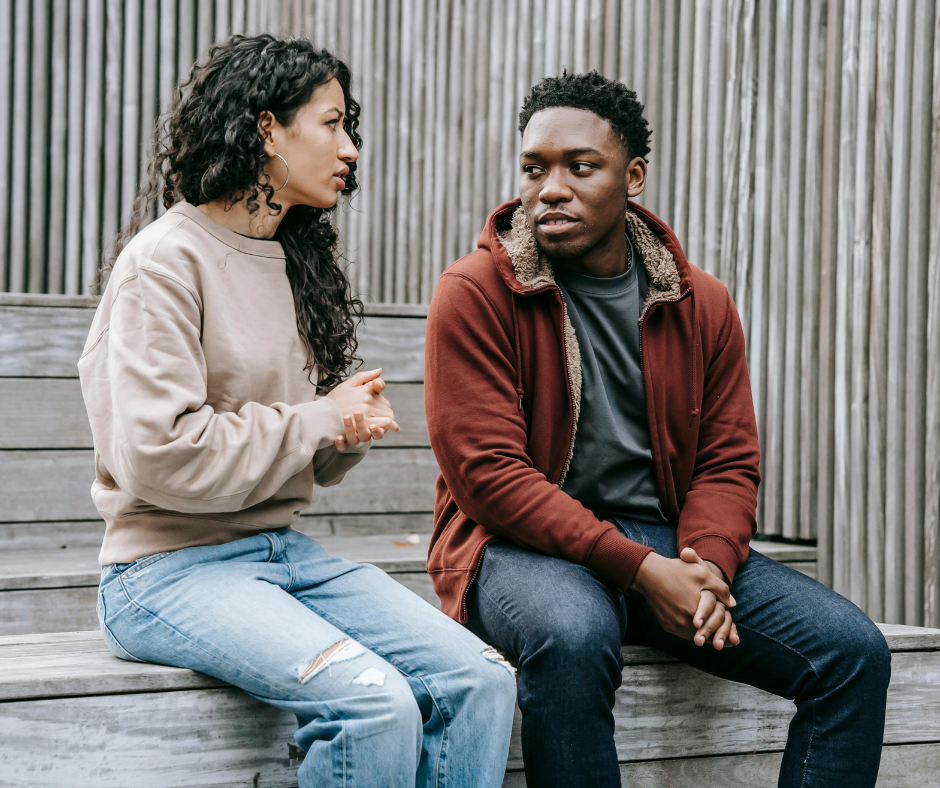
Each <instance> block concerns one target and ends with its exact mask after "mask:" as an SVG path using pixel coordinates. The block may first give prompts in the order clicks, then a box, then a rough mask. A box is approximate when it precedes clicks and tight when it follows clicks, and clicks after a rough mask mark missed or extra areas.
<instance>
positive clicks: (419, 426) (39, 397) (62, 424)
mask: <svg viewBox="0 0 940 788" xmlns="http://www.w3.org/2000/svg"><path fill="white" fill-rule="evenodd" d="M385 396H386V397H388V400H389V402H391V403H392V408H393V409H394V411H395V418H396V419H397V420H398V424H399V425H400V426H401V432H390V433H388V434H387V435H386V436H385V438H383V439H382V444H381V445H382V447H383V448H389V447H401V446H420V447H427V446H430V443H429V442H428V428H427V421H426V419H425V415H424V385H423V384H421V383H390V384H388V387H387V388H386V390H385ZM92 446H93V444H92V439H91V428H90V426H89V424H88V416H87V414H86V411H85V403H84V401H83V400H82V392H81V386H80V385H79V381H78V379H77V378H0V449H90V448H92Z"/></svg>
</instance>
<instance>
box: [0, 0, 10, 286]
mask: <svg viewBox="0 0 940 788" xmlns="http://www.w3.org/2000/svg"><path fill="white" fill-rule="evenodd" d="M12 77H13V4H12V3H5V4H3V5H0V290H3V291H5V290H7V289H8V284H7V276H8V274H9V270H10V258H9V254H10V235H9V233H10V192H11V189H12V186H13V184H12V182H11V179H10V176H11V173H10V140H11V138H12V135H11V133H10V132H11V130H12V125H13V114H12V107H13V90H12V88H13V84H12Z"/></svg>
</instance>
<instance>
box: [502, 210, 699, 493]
mask: <svg viewBox="0 0 940 788" xmlns="http://www.w3.org/2000/svg"><path fill="white" fill-rule="evenodd" d="M625 226H626V231H627V233H628V234H629V236H630V240H631V241H632V242H633V248H634V250H635V251H636V252H637V253H638V254H639V256H640V259H641V260H642V261H643V265H644V267H645V268H646V272H647V276H648V279H649V291H648V292H647V295H646V299H645V300H644V302H643V308H642V309H641V310H640V321H642V320H643V318H644V317H645V316H646V313H647V311H648V310H649V308H650V306H652V305H653V304H654V303H657V302H661V301H678V300H679V298H680V296H681V291H680V276H679V269H678V267H677V266H676V261H675V258H673V256H672V252H670V251H669V250H668V249H667V248H666V245H665V244H664V243H663V242H662V241H661V240H660V239H659V237H658V236H657V235H656V234H655V233H654V232H653V231H652V230H651V229H650V227H649V225H647V223H646V222H645V221H643V219H642V218H641V217H640V216H639V215H638V214H637V213H636V212H635V211H634V210H633V209H632V208H628V209H627V214H626V225H625ZM497 236H498V237H499V240H500V242H501V243H502V245H503V248H505V250H506V254H507V255H508V256H509V259H510V261H511V262H512V268H513V272H514V274H515V276H516V281H517V282H518V283H519V284H520V285H521V286H522V287H524V288H525V289H527V290H536V289H539V288H542V287H545V286H547V285H555V284H556V283H555V272H554V270H553V269H552V264H551V263H550V262H549V261H548V259H547V258H546V257H545V255H543V254H541V253H540V252H539V248H538V244H537V243H536V241H535V236H534V235H533V234H532V231H531V230H530V229H529V225H528V222H526V217H525V211H523V209H522V206H521V205H520V206H519V207H518V208H516V210H515V212H514V213H513V215H512V220H511V222H510V225H509V227H508V228H507V229H506V230H504V231H502V232H498V233H497ZM563 315H564V337H565V357H566V360H567V366H568V379H569V380H570V381H571V404H572V410H573V424H572V431H571V447H570V448H569V450H568V457H567V458H566V459H565V467H564V468H563V469H562V472H561V479H560V480H559V482H558V483H559V486H561V485H562V484H564V482H565V476H567V475H568V469H569V468H570V467H571V458H572V456H573V455H574V437H575V433H576V432H577V430H578V417H579V416H580V415H581V384H582V378H581V349H580V348H579V347H578V339H577V336H576V334H575V331H574V326H573V325H572V324H571V319H570V318H569V317H568V310H567V309H564V310H563Z"/></svg>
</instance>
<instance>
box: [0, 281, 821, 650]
mask: <svg viewBox="0 0 940 788" xmlns="http://www.w3.org/2000/svg"><path fill="white" fill-rule="evenodd" d="M91 304H92V301H91V299H88V298H75V297H56V296H17V295H0V635H13V634H25V633H42V632H62V631H68V630H76V629H92V628H94V627H96V626H97V621H96V618H95V589H96V588H97V585H98V578H99V569H98V563H97V554H98V549H99V547H100V545H101V536H102V533H103V528H104V526H103V523H102V522H101V520H100V518H99V516H98V512H97V511H96V510H95V508H94V505H93V504H92V500H91V495H90V493H89V488H90V486H91V481H92V480H93V478H94V462H93V452H92V441H91V430H90V429H89V426H88V418H87V416H86V415H85V406H84V403H83V402H82V396H81V389H80V386H79V381H78V377H77V375H78V371H77V369H76V366H75V365H76V362H77V361H78V358H79V356H80V355H81V350H82V347H83V346H84V342H85V337H86V336H87V334H88V329H89V326H90V325H91V319H92V316H93V312H94V310H93V309H92V308H91ZM425 313H426V308H424V307H408V306H370V307H367V318H366V321H365V323H364V325H363V326H362V328H361V329H360V333H359V337H360V355H361V356H362V357H363V358H364V359H365V362H366V365H367V367H371V366H383V367H384V369H385V371H384V373H383V374H384V376H385V378H386V380H388V381H389V397H390V399H391V400H392V402H393V404H394V406H395V409H396V414H397V416H398V420H399V422H400V423H401V425H402V432H401V433H399V434H394V433H392V434H389V435H388V436H387V437H386V438H385V439H384V440H383V441H381V442H380V443H378V444H376V446H375V448H374V449H373V450H372V451H371V452H370V453H369V456H368V457H367V458H366V459H365V460H364V461H363V463H362V465H361V466H359V467H358V468H357V469H356V471H355V472H353V473H351V474H349V476H348V478H347V479H345V480H344V482H343V484H342V485H340V486H338V487H335V488H330V489H327V490H320V489H318V490H317V491H316V496H315V499H314V501H313V503H312V504H311V506H310V508H309V509H308V511H307V512H305V514H304V516H303V517H302V518H301V521H300V523H299V524H298V525H297V526H296V527H297V529H298V530H300V531H303V532H304V533H306V534H308V535H310V536H312V537H314V538H316V539H318V540H320V541H321V542H322V544H323V545H324V547H325V548H326V549H327V550H328V551H329V552H331V553H333V554H336V555H342V556H345V557H348V558H351V559H353V560H357V561H367V562H369V563H374V564H375V565H377V566H379V567H381V568H382V569H384V570H385V571H386V572H389V573H390V574H392V575H393V576H394V577H395V578H396V579H397V580H399V581H400V582H402V583H404V584H405V585H407V586H408V587H409V588H411V589H413V590H414V591H416V592H417V593H419V594H420V595H421V596H423V597H424V598H426V599H428V600H429V601H431V602H432V603H433V604H435V605H437V604H438V601H437V597H436V596H435V594H434V591H433V589H432V587H431V583H430V579H429V578H428V577H427V575H426V573H425V557H426V555H427V540H428V535H429V534H430V532H431V511H432V508H433V505H434V480H435V477H436V475H437V464H436V462H435V461H434V456H433V453H432V452H431V449H430V444H429V443H428V434H427V425H426V422H425V417H424V384H423V381H424V323H425V319H424V318H425ZM408 534H418V535H419V538H420V542H419V544H418V545H417V546H414V545H409V544H407V542H406V541H405V539H406V535H408ZM755 548H756V549H759V550H761V551H762V552H764V553H766V554H767V555H770V556H771V557H773V558H776V559H777V560H780V561H783V562H785V563H788V564H790V565H791V566H794V567H796V568H798V569H800V570H801V571H804V572H807V573H808V574H811V575H813V574H815V568H816V565H815V548H812V547H800V546H793V545H785V544H777V543H773V542H760V543H755Z"/></svg>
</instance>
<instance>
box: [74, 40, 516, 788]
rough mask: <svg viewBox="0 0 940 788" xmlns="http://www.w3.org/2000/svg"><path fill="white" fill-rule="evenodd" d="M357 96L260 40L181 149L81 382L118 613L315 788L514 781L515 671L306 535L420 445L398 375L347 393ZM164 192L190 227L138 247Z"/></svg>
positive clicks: (170, 154) (164, 224)
mask: <svg viewBox="0 0 940 788" xmlns="http://www.w3.org/2000/svg"><path fill="white" fill-rule="evenodd" d="M350 82H351V77H350V73H349V69H348V68H347V67H346V65H345V64H344V63H342V62H341V61H339V60H337V59H336V58H335V57H333V56H332V55H330V54H329V53H328V52H326V51H323V50H319V51H317V50H315V49H314V48H313V47H312V46H311V45H310V43H309V42H306V41H301V40H289V41H284V40H278V39H275V38H272V37H271V36H266V35H265V36H257V37H250V38H247V37H242V36H235V37H234V38H232V39H231V40H230V41H229V42H227V43H225V44H222V45H218V46H214V47H213V48H212V49H211V50H210V52H209V58H208V61H207V62H206V63H204V64H199V65H197V66H195V67H194V68H193V72H192V74H191V76H190V78H189V80H188V81H187V82H185V83H184V84H183V85H181V86H180V89H179V90H178V91H177V94H176V97H175V100H174V104H173V106H172V108H171V111H170V115H169V118H168V120H167V122H166V123H165V124H164V127H163V129H162V131H161V130H158V132H157V135H156V154H155V159H154V162H153V165H152V167H151V176H150V183H149V184H148V185H147V186H146V187H145V188H144V189H143V190H142V191H141V194H140V195H139V196H138V199H137V202H136V204H135V218H134V220H132V222H131V225H130V226H129V227H128V228H127V230H126V231H125V232H124V233H123V235H122V237H121V238H119V243H118V246H119V247H120V246H121V244H122V243H123V241H124V240H126V239H128V238H130V240H129V243H127V245H126V247H125V248H123V251H120V254H119V256H118V257H117V260H116V262H115V263H114V265H113V269H112V270H111V271H110V275H109V279H108V285H107V289H106V291H105V293H104V296H103V299H102V301H101V304H100V306H99V307H98V311H97V314H96V316H95V320H94V324H93V326H92V329H91V333H90V335H89V338H88V342H87V345H86V347H85V351H84V354H83V355H82V359H81V361H80V363H79V371H80V375H81V380H82V392H83V394H84V397H85V403H86V405H87V408H88V413H89V417H90V420H91V425H92V432H93V435H94V443H95V462H96V475H97V478H96V481H95V483H94V485H93V487H92V494H93V496H94V500H95V504H96V505H97V507H98V509H99V511H100V512H101V514H102V515H103V517H104V519H105V521H106V524H107V529H106V533H105V538H104V544H103V546H102V549H101V555H100V560H101V564H102V567H103V568H102V574H101V586H100V590H99V596H98V600H99V601H98V615H99V619H100V622H101V628H102V631H103V633H104V637H105V639H106V641H107V642H108V645H109V646H110V648H111V650H112V651H113V652H114V653H115V654H116V655H117V656H119V657H122V658H123V659H131V660H141V661H147V662H158V663H164V664H169V665H178V666H180V667H186V668H192V669H194V670H198V671H201V672H203V673H208V674H210V675H212V676H216V677H218V678H220V679H223V680H224V681H227V682H229V683H231V684H234V685H235V686H237V687H241V688H242V689H243V690H245V691H246V692H248V693H249V694H251V695H253V696H255V697H256V698H259V699H260V700H263V701H265V702H267V703H270V704H273V705H275V706H278V707H280V708H283V709H287V710H289V711H291V712H293V713H294V714H296V715H297V719H298V724H299V727H298V730H297V732H296V734H295V737H296V739H297V742H298V743H299V744H300V745H301V747H303V748H304V749H305V750H306V751H307V757H306V759H305V761H304V763H303V765H302V766H301V768H300V772H299V775H298V779H299V781H300V785H301V786H313V785H314V784H316V785H327V784H330V783H329V782H328V781H329V780H330V779H331V778H332V781H333V784H336V785H340V784H342V785H350V784H355V785H363V786H406V785H407V786H414V785H415V784H418V785H432V784H433V785H438V784H441V785H443V784H447V785H453V786H497V785H500V784H501V783H502V777H503V772H504V769H505V764H506V756H507V751H508V746H509V732H510V727H511V724H512V712H513V705H514V698H515V682H514V680H513V678H512V675H511V668H510V669H508V670H507V666H506V665H504V664H499V661H498V660H496V659H495V658H494V656H493V654H494V652H493V651H492V649H486V647H485V646H484V644H483V643H482V641H480V640H478V639H477V638H476V637H475V636H474V635H472V634H471V633H470V632H468V631H467V630H465V629H464V628H463V627H461V626H459V625H458V624H457V623H455V622H453V621H451V620H450V619H448V618H446V617H445V616H444V615H443V614H441V613H439V612H438V611H436V610H435V609H434V608H432V607H431V606H430V605H428V604H427V603H426V602H424V601H423V600H421V599H420V598H419V597H417V596H415V595H414V594H412V593H411V592H409V591H407V590H406V589H404V588H403V587H402V586H400V585H398V584H397V583H396V582H395V581H393V580H391V579H390V578H389V577H388V576H387V575H385V574H384V573H383V572H381V571H379V570H378V569H376V568H375V567H372V566H367V565H359V564H355V563H352V562H350V561H346V560H344V559H340V558H332V557H330V556H328V555H327V554H326V553H325V552H324V550H323V549H322V548H321V547H320V545H318V544H317V543H316V542H315V541H313V540H311V539H309V538H307V537H305V536H303V535H301V534H299V533H297V532H296V531H293V530H291V529H290V527H289V526H290V524H291V523H293V522H294V521H295V520H296V519H297V518H298V516H299V515H300V513H301V512H302V511H303V510H304V509H305V508H306V507H307V505H308V504H309V503H310V499H311V496H312V488H313V485H314V484H316V485H319V486H327V485H333V484H338V483H339V482H340V481H341V480H342V478H343V476H344V474H345V473H347V472H348V471H349V470H350V469H352V468H353V466H354V465H356V463H358V462H359V461H360V460H361V459H362V457H363V456H364V454H365V452H366V451H367V450H368V448H369V446H370V445H371V442H372V441H373V440H380V439H381V438H382V437H383V436H384V435H385V433H386V431H387V430H397V429H398V425H397V424H396V423H395V417H394V413H393V411H392V408H391V405H390V404H389V402H388V400H387V399H386V398H385V397H384V396H383V394H382V390H383V388H384V383H383V382H382V380H381V378H380V377H379V373H380V370H372V371H371V372H361V373H359V374H356V375H354V376H353V377H351V378H349V379H348V380H345V381H343V380H342V378H343V376H344V375H345V373H346V371H347V370H348V369H349V366H350V364H351V362H352V361H353V360H354V353H355V349H356V341H355V337H354V318H355V317H358V316H359V315H360V314H361V309H362V305H361V303H360V302H359V301H357V300H355V299H353V298H351V297H350V295H349V283H348V281H347V279H346V277H345V275H344V273H343V271H342V269H341V268H340V267H339V266H338V265H337V262H336V260H335V257H334V251H333V247H334V242H335V239H336V235H335V233H334V231H333V229H332V227H331V226H330V223H329V215H330V210H331V209H332V208H333V207H334V205H335V204H336V200H337V194H338V192H341V191H342V192H343V193H346V194H348V193H350V192H352V191H353V190H354V189H355V188H356V181H355V171H356V159H357V158H358V148H359V147H360V145H361V140H360V138H359V136H358V134H357V132H356V128H357V125H358V118H359V106H358V104H356V102H355V101H354V100H353V98H352V96H351V94H350ZM161 184H162V200H163V204H164V206H165V207H166V208H167V209H168V211H167V213H166V214H164V215H163V216H162V217H161V218H159V219H157V220H156V221H155V222H153V223H152V224H150V225H149V226H148V227H146V228H145V229H143V230H140V231H139V232H136V230H137V228H138V227H139V224H140V217H141V216H142V214H143V213H144V211H145V210H146V208H147V206H148V205H149V203H150V200H151V199H152V198H153V196H154V195H156V194H157V193H158V192H159V191H160V188H161ZM318 393H320V394H323V396H319V397H318V396H317V394H318ZM445 754H446V757H445Z"/></svg>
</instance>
